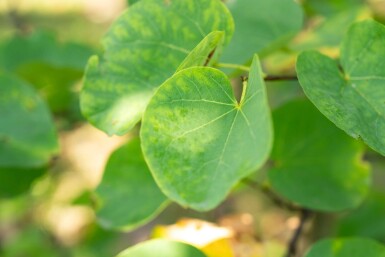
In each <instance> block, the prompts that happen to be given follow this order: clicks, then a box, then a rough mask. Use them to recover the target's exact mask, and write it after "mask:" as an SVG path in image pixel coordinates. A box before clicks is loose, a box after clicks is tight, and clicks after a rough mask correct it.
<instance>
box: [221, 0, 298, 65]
mask: <svg viewBox="0 0 385 257" xmlns="http://www.w3.org/2000/svg"><path fill="white" fill-rule="evenodd" d="M227 2H228V3H227V5H228V7H229V9H230V11H231V13H232V15H233V17H234V23H235V31H234V37H233V39H232V41H231V42H230V44H229V46H228V47H227V48H226V49H225V50H224V52H223V56H222V58H221V59H222V60H223V61H224V62H231V63H238V64H243V63H246V62H247V61H250V60H251V59H252V56H253V54H254V53H258V54H263V53H265V52H268V51H269V50H272V49H275V48H277V47H279V46H281V45H282V44H285V43H287V41H288V39H290V38H291V37H292V36H294V35H295V34H296V33H297V32H299V31H300V29H301V27H302V22H303V13H302V9H301V7H300V6H299V5H298V4H297V3H295V2H294V1H293V0H258V1H255V0H235V1H227Z"/></svg>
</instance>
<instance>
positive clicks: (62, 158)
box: [0, 0, 385, 257]
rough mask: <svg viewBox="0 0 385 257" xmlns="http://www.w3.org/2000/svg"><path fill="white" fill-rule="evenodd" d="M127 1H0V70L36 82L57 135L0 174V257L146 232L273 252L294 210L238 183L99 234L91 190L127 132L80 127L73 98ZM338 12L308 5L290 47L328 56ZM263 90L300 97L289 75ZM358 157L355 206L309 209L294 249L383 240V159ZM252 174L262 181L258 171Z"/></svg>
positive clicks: (294, 218)
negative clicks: (215, 200) (44, 161)
mask: <svg viewBox="0 0 385 257" xmlns="http://www.w3.org/2000/svg"><path fill="white" fill-rule="evenodd" d="M313 2H316V1H313ZM337 2H338V1H337ZM355 2H357V1H355ZM127 7H128V2H127V1H124V0H65V1H64V0H0V70H3V71H6V72H8V73H12V74H14V75H15V76H17V77H20V78H22V79H23V80H25V81H28V82H29V83H30V84H32V85H34V86H35V87H36V88H37V89H38V91H39V93H40V95H41V96H42V97H43V98H44V99H45V100H46V101H47V103H48V105H49V107H50V109H51V111H52V114H53V116H54V120H55V125H56V127H57V130H58V131H59V138H60V154H59V155H58V156H56V158H54V159H53V160H52V161H51V164H50V166H49V168H48V171H47V172H44V173H42V172H40V171H31V172H30V173H28V174H24V173H18V171H17V170H15V171H13V173H12V175H10V176H8V177H4V175H0V180H3V183H1V185H2V186H3V188H0V256H4V257H22V256H39V257H45V256H47V257H55V256H78V257H88V256H90V257H91V256H114V255H115V254H117V253H118V252H120V251H121V250H123V249H125V248H127V247H129V246H131V245H134V244H136V243H137V242H140V241H142V240H145V239H148V238H149V237H151V236H165V235H166V234H167V235H168V236H171V237H175V238H182V239H186V237H187V239H186V240H191V241H193V242H195V241H194V240H198V241H199V238H200V237H202V235H211V236H212V237H213V238H215V240H216V242H217V243H216V244H213V245H212V246H211V247H212V248H213V249H214V250H213V251H214V252H215V251H217V254H218V256H221V257H226V256H227V255H226V253H220V250H219V249H225V248H226V247H232V248H234V249H235V252H236V253H237V256H239V257H244V256H245V257H246V256H256V257H258V256H261V257H262V256H272V257H274V256H277V257H278V256H282V254H283V252H284V251H285V247H286V245H287V242H288V240H289V238H290V237H291V235H292V233H293V231H294V230H295V229H296V228H297V226H298V224H299V214H298V212H296V211H292V210H289V209H288V208H286V207H285V206H280V205H279V204H277V203H276V202H274V201H273V200H272V199H271V198H270V197H269V196H266V194H264V193H263V192H261V190H258V189H257V190H255V189H254V188H252V187H247V186H239V187H238V188H236V189H235V193H234V194H233V195H232V196H231V197H230V198H229V199H228V200H227V201H226V202H224V203H223V204H222V205H221V206H220V207H218V208H217V209H215V210H214V211H211V212H207V213H196V212H194V211H191V210H185V209H182V208H180V207H178V206H177V205H171V206H169V207H167V209H166V210H165V211H164V212H163V213H162V214H160V216H159V217H157V218H156V219H155V220H154V221H152V222H151V223H150V224H148V225H146V226H144V227H142V228H140V229H137V230H135V231H133V232H130V233H123V232H116V231H115V232H114V231H108V230H105V229H103V228H102V227H100V226H99V225H98V224H97V222H96V218H95V215H94V211H93V208H94V199H93V194H92V191H93V189H95V187H96V186H97V185H98V183H99V182H100V180H101V178H102V173H103V170H104V167H105V163H106V161H107V160H108V157H109V156H110V154H111V153H112V152H113V151H114V150H115V149H116V148H118V147H119V146H120V145H122V144H124V143H125V142H126V141H127V140H129V139H130V137H131V135H130V134H129V135H127V136H125V137H108V136H107V135H105V134H104V133H103V132H101V131H99V130H97V129H95V128H93V127H92V126H91V125H89V124H87V122H86V121H85V120H84V118H83V117H82V116H81V114H80V110H79V101H78V97H79V91H80V89H81V86H82V76H83V71H84V67H85V65H86V62H87V60H88V58H89V57H90V56H91V55H93V54H101V53H102V52H103V49H102V46H101V40H102V37H103V35H104V34H105V32H106V31H107V30H108V27H109V25H110V24H111V23H112V22H113V21H114V19H116V18H117V17H118V15H119V14H120V13H121V12H123V11H124V9H126V8H127ZM128 8H129V7H128ZM341 13H343V12H341ZM384 13H385V2H384V1H377V0H372V1H370V2H368V3H367V4H366V5H365V6H364V7H362V8H361V9H359V12H358V14H357V15H356V16H354V18H355V19H360V18H361V17H367V16H368V15H374V16H375V17H377V19H378V20H385V19H384V18H383V17H384ZM338 15H340V16H338ZM338 15H335V16H333V17H332V18H330V17H327V16H326V15H322V14H319V13H317V14H314V13H312V10H311V9H308V10H307V18H306V19H307V20H306V28H305V29H304V31H303V33H301V34H300V35H298V36H297V37H296V38H295V39H294V40H293V42H292V47H293V48H294V49H295V48H298V49H306V48H319V49H320V50H322V51H323V52H325V53H328V54H329V55H331V56H333V55H335V54H336V49H337V46H338V43H339V41H340V39H341V37H342V35H341V29H343V28H345V27H346V26H347V25H346V24H345V23H346V22H345V23H344V21H346V19H347V17H348V16H347V15H346V14H345V16H344V14H338ZM349 17H350V16H349ZM333 19H334V20H333ZM349 21H350V20H349ZM325 24H326V25H325ZM344 26H345V27H344ZM314 31H318V32H317V33H316V34H314V33H315V32H314ZM325 42H326V43H327V44H325ZM325 45H327V47H325ZM294 61H295V55H291V54H288V53H287V51H285V50H282V51H280V52H277V53H276V54H274V55H272V56H269V57H267V58H266V59H265V60H264V67H265V69H266V70H269V71H271V73H273V74H280V73H292V72H293V67H294ZM288 84H290V85H288ZM0 86H1V85H0ZM268 90H269V97H270V104H271V105H272V107H273V108H275V107H277V106H279V105H281V104H282V103H284V102H287V101H288V100H290V99H293V98H295V97H298V96H300V95H301V94H302V93H301V90H300V88H299V86H298V84H297V82H275V83H270V85H269V86H268ZM0 118H1V117H0ZM133 133H135V132H133ZM366 158H367V159H368V160H370V161H371V162H372V163H373V170H374V173H375V179H374V182H375V187H374V189H373V193H372V194H371V195H370V197H369V198H368V200H367V201H366V202H365V203H364V204H363V205H362V206H361V207H360V208H359V209H357V210H355V211H352V212H349V213H342V214H338V215H326V214H322V213H320V214H316V215H314V216H312V217H311V222H309V223H308V224H306V226H305V232H304V233H305V235H306V236H305V237H304V238H305V239H303V240H301V242H300V249H301V250H304V249H306V247H307V245H308V244H309V243H311V242H312V241H314V240H316V239H318V238H320V237H323V236H324V235H347V236H349V235H362V236H369V237H373V238H375V239H378V240H382V241H384V242H385V218H384V217H385V206H384V204H383V203H384V202H385V193H384V192H385V190H384V185H383V183H381V181H385V179H384V178H385V161H384V159H383V158H378V156H377V155H375V154H373V155H371V154H368V156H366ZM256 179H260V180H262V179H263V172H261V173H260V177H258V178H256ZM4 181H7V183H4ZM8 181H9V183H8ZM31 181H32V182H31ZM203 220H204V221H207V222H210V224H206V223H202V222H203ZM310 223H311V225H310ZM175 231H177V232H175ZM174 232H175V233H174ZM223 239H226V240H223ZM210 240H212V239H210ZM215 240H214V241H215ZM229 242H230V243H229ZM198 243H199V242H198ZM215 249H216V250H215ZM229 256H230V255H229Z"/></svg>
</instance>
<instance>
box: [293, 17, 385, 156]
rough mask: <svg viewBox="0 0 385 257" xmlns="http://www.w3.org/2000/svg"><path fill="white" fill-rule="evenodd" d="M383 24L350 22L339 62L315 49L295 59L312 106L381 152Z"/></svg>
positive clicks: (384, 132)
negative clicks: (351, 23)
mask: <svg viewBox="0 0 385 257" xmlns="http://www.w3.org/2000/svg"><path fill="white" fill-rule="evenodd" d="M384 42H385V27H384V26H383V25H381V24H379V23H377V22H375V21H371V20H368V21H363V22H359V23H356V24H354V25H353V26H352V27H351V28H350V29H349V32H348V34H347V36H346V37H345V39H344V41H343V44H342V48H341V58H340V59H341V61H340V65H341V69H342V71H341V70H340V67H339V65H338V63H337V62H336V61H334V60H332V59H330V58H329V57H327V56H324V55H322V54H320V53H318V52H314V51H308V52H304V53H302V54H301V55H300V56H299V57H298V61H297V72H298V77H299V81H300V83H301V86H302V87H303V89H304V91H305V94H306V95H307V96H308V97H309V99H310V100H311V101H312V102H313V103H314V104H315V106H317V108H318V109H319V110H320V111H321V112H322V113H323V114H324V115H325V116H326V117H327V118H328V119H330V120H331V121H332V122H334V123H335V124H336V125H337V126H338V127H339V128H341V129H342V130H344V131H345V132H346V133H348V134H349V135H351V136H352V137H354V138H359V137H361V138H362V139H363V141H364V142H365V143H367V144H368V145H369V146H370V147H371V148H373V149H374V150H376V151H377V152H379V153H381V154H382V155H385V101H384V99H385V64H384V60H385V47H384Z"/></svg>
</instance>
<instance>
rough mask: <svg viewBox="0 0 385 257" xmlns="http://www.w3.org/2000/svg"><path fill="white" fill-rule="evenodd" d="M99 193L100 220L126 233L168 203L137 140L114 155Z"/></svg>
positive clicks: (109, 162)
mask: <svg viewBox="0 0 385 257" xmlns="http://www.w3.org/2000/svg"><path fill="white" fill-rule="evenodd" d="M96 194H97V196H98V199H99V200H101V204H102V206H101V208H100V209H99V210H98V211H97V218H98V221H99V222H100V223H101V224H102V225H103V226H104V227H107V228H114V229H121V230H125V231H128V230H132V229H134V228H136V227H138V226H140V225H142V224H144V223H146V222H148V221H149V220H150V219H152V218H153V217H155V216H156V215H157V214H158V213H159V212H160V211H162V210H163V209H164V207H165V206H166V203H167V201H166V200H167V198H166V197H165V196H164V195H163V194H162V192H161V191H160V190H159V188H158V187H157V185H156V184H155V182H154V179H153V178H152V176H151V173H150V171H149V170H148V168H147V165H146V163H145V161H144V159H143V155H142V152H141V149H140V142H139V140H138V139H134V140H131V141H130V142H129V143H128V144H126V145H124V146H122V147H121V148H119V149H118V150H116V151H115V152H114V153H113V154H112V155H111V157H110V159H109V161H108V163H107V166H106V169H105V172H104V176H103V180H102V182H101V184H100V185H99V186H98V188H97V189H96Z"/></svg>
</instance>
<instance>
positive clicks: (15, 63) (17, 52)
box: [0, 31, 94, 71]
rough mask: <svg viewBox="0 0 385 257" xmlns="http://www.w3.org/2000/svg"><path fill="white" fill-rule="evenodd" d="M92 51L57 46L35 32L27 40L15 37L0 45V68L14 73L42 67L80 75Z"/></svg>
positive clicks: (51, 37)
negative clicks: (31, 66) (25, 67)
mask: <svg viewBox="0 0 385 257" xmlns="http://www.w3.org/2000/svg"><path fill="white" fill-rule="evenodd" d="M93 52H94V51H93V50H92V49H91V48H90V47H88V46H85V45H81V44H77V43H65V44H61V43H59V42H58V41H57V39H56V38H55V35H54V34H52V33H49V32H46V31H37V32H35V33H33V34H31V35H30V36H28V37H22V36H15V37H13V38H10V39H8V40H6V41H5V42H3V43H2V44H1V45H0V67H1V68H2V69H5V70H7V71H17V70H18V69H19V67H20V66H21V65H26V64H32V63H44V64H49V65H50V66H53V67H57V68H59V67H61V68H72V69H75V70H78V71H82V70H83V69H84V66H85V65H86V63H87V59H88V58H89V57H90V56H91V54H93Z"/></svg>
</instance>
